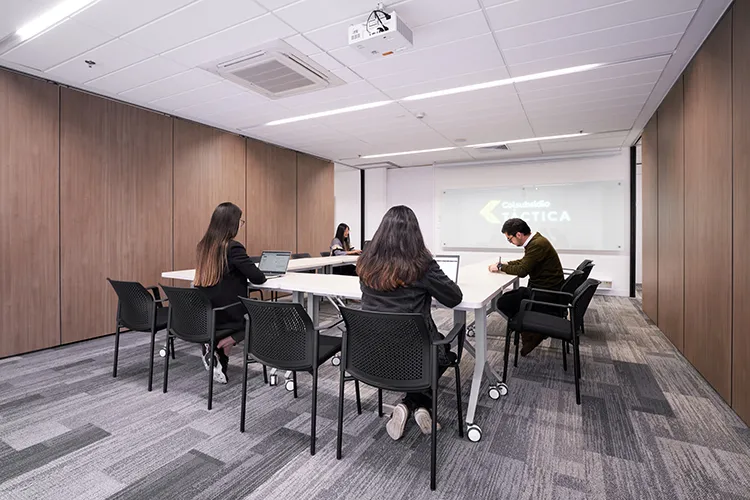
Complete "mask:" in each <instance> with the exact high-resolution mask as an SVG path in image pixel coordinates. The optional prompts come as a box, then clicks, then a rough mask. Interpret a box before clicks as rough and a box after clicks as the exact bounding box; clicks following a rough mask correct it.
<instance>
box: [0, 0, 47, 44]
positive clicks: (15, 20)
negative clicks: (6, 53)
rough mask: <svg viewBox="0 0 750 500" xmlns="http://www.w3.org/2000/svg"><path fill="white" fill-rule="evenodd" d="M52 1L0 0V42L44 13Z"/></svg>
mask: <svg viewBox="0 0 750 500" xmlns="http://www.w3.org/2000/svg"><path fill="white" fill-rule="evenodd" d="M53 1H54V0H47V1H46V2H39V1H37V0H35V1H31V0H24V1H19V0H0V12H2V14H3V15H2V16H0V40H2V39H3V38H5V37H6V36H7V35H10V34H11V33H13V32H15V31H16V30H17V29H19V28H20V27H21V26H23V25H25V24H26V23H28V22H29V21H31V20H32V19H34V18H35V17H37V16H38V15H39V14H41V13H42V12H44V10H45V9H46V8H48V7H49V5H47V4H50V3H52V2H53Z"/></svg>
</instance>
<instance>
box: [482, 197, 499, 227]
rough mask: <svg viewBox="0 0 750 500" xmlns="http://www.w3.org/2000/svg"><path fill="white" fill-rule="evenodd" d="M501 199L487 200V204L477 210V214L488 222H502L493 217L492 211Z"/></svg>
mask: <svg viewBox="0 0 750 500" xmlns="http://www.w3.org/2000/svg"><path fill="white" fill-rule="evenodd" d="M500 201H501V200H491V201H488V202H487V204H486V205H485V206H484V208H482V210H480V211H479V215H481V216H482V217H484V218H485V220H486V221H487V222H489V223H490V224H502V221H501V220H500V219H498V218H497V217H495V214H494V213H492V212H493V211H494V210H495V208H496V207H497V206H498V205H499V204H500Z"/></svg>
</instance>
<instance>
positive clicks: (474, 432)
mask: <svg viewBox="0 0 750 500" xmlns="http://www.w3.org/2000/svg"><path fill="white" fill-rule="evenodd" d="M466 437H468V438H469V441H471V442H472V443H478V442H479V441H481V440H482V429H481V428H480V427H479V426H478V425H476V424H470V425H469V426H468V427H467V428H466Z"/></svg>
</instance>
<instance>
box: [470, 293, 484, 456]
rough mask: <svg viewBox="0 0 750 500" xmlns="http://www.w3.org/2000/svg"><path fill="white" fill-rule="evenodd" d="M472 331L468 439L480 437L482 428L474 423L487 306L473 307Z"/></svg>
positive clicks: (482, 364)
mask: <svg viewBox="0 0 750 500" xmlns="http://www.w3.org/2000/svg"><path fill="white" fill-rule="evenodd" d="M474 331H475V335H476V338H475V339H476V348H475V353H474V376H473V377H472V379H471V392H470V393H469V407H468V408H467V410H466V435H467V436H468V438H469V440H470V441H473V442H475V443H476V442H478V441H479V440H480V439H482V429H481V428H480V427H479V426H478V425H476V424H475V423H474V417H475V414H476V411H477V403H478V402H479V390H480V389H481V387H482V376H483V375H484V367H485V363H486V362H487V306H484V307H481V308H479V309H474Z"/></svg>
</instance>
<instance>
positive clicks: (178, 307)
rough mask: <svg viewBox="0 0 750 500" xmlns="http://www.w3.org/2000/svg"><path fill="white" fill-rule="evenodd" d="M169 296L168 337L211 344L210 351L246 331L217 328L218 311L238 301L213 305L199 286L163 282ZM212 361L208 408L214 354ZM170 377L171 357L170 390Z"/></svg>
mask: <svg viewBox="0 0 750 500" xmlns="http://www.w3.org/2000/svg"><path fill="white" fill-rule="evenodd" d="M160 286H161V288H162V290H164V293H165V294H166V295H167V298H168V299H169V306H170V307H169V320H168V322H167V338H168V339H170V341H173V340H172V339H174V337H177V338H178V339H181V340H184V341H185V342H191V343H193V344H208V345H209V349H210V351H209V352H212V353H213V352H214V350H215V348H216V344H217V342H218V341H219V340H221V339H224V338H226V337H229V336H230V335H232V334H235V333H239V332H241V331H242V329H241V328H238V329H222V330H217V329H216V313H217V312H219V311H226V310H227V309H231V308H233V307H241V304H240V303H239V302H235V303H233V304H230V305H228V306H224V307H212V306H211V301H210V300H209V299H208V297H207V296H206V295H205V294H204V293H203V292H202V291H201V290H200V289H198V288H176V287H171V286H164V285H160ZM210 358H211V363H210V367H209V370H208V409H209V410H210V409H211V403H212V401H213V394H214V373H213V372H214V366H216V358H215V356H213V355H212V356H210ZM168 380H169V356H166V357H165V361H164V388H163V391H164V392H165V393H166V392H167V382H168Z"/></svg>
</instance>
